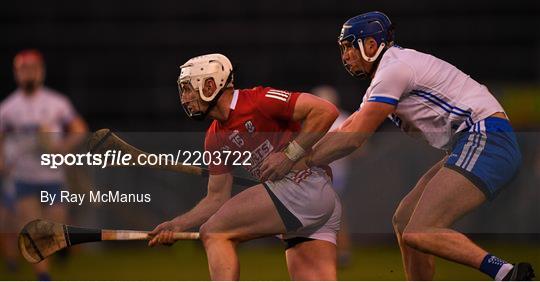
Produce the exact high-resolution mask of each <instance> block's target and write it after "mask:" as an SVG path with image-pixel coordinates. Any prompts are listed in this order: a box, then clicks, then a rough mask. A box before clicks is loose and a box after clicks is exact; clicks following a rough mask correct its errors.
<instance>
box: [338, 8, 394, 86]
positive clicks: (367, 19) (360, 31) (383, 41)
mask: <svg viewBox="0 0 540 282" xmlns="http://www.w3.org/2000/svg"><path fill="white" fill-rule="evenodd" d="M368 37H371V38H373V39H374V40H375V41H376V42H377V45H378V49H377V52H376V53H375V55H373V56H372V57H368V56H367V55H366V52H365V51H364V44H363V40H365V39H366V38H368ZM344 42H350V43H352V45H353V47H354V48H356V49H359V50H360V54H361V55H362V58H363V59H364V60H366V61H367V62H376V61H378V60H379V59H380V58H381V56H380V55H381V53H383V51H384V50H386V49H387V48H388V47H390V46H392V45H393V44H394V28H393V26H392V22H390V19H389V18H388V17H387V16H386V15H385V14H383V13H381V12H369V13H365V14H361V15H359V16H356V17H353V18H351V19H349V20H347V21H346V22H345V23H344V24H343V27H342V29H341V33H340V35H339V37H338V45H339V46H340V50H341V55H342V56H341V57H342V58H343V51H344V48H343V46H342V44H343V43H344ZM342 61H343V60H342ZM343 65H344V66H345V69H347V71H348V72H349V73H350V74H351V75H353V76H356V77H367V76H369V75H370V74H369V73H365V72H363V71H356V72H354V71H352V70H351V68H350V66H349V65H347V63H346V62H344V61H343ZM372 72H373V71H372Z"/></svg>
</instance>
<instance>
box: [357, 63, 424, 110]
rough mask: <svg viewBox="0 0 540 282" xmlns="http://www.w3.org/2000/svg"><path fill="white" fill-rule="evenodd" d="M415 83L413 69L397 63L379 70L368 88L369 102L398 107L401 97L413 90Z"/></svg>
mask: <svg viewBox="0 0 540 282" xmlns="http://www.w3.org/2000/svg"><path fill="white" fill-rule="evenodd" d="M413 82H414V73H413V70H412V68H411V67H410V66H409V65H407V64H404V63H402V62H399V61H396V62H393V63H392V64H390V65H386V66H385V67H384V68H383V69H380V70H377V73H376V74H375V77H374V78H373V81H372V82H371V85H370V87H369V88H368V93H367V94H368V97H369V98H368V100H367V101H368V102H381V103H386V104H391V105H397V104H398V102H399V99H400V98H401V95H402V94H403V93H406V92H408V91H410V90H411V87H412V85H413Z"/></svg>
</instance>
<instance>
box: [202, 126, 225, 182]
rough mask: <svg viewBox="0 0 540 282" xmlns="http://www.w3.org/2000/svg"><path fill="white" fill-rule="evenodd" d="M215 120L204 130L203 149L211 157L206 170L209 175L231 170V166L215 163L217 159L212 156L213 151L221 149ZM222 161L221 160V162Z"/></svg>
mask: <svg viewBox="0 0 540 282" xmlns="http://www.w3.org/2000/svg"><path fill="white" fill-rule="evenodd" d="M216 131H217V129H216V121H214V122H212V124H211V125H210V127H209V128H208V130H207V131H206V137H205V139H204V150H205V151H209V152H211V153H212V159H211V162H210V164H209V165H208V170H209V171H210V174H211V175H217V174H224V173H228V172H231V170H232V168H231V167H230V166H229V165H224V164H216V163H219V162H218V160H219V159H216V158H214V152H216V151H222V150H223V149H222V147H223V146H222V145H223V144H222V143H221V142H220V138H219V137H220V136H219V133H216ZM223 162H224V161H223V160H222V163H223Z"/></svg>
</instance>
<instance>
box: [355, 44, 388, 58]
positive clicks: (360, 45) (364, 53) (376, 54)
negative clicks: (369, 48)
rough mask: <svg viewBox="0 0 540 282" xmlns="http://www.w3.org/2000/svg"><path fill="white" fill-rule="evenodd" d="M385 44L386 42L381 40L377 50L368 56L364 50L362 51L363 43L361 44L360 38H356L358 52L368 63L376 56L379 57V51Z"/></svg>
mask: <svg viewBox="0 0 540 282" xmlns="http://www.w3.org/2000/svg"><path fill="white" fill-rule="evenodd" d="M385 46H386V44H384V42H382V43H381V45H379V48H378V49H377V52H376V53H375V55H373V57H368V56H367V55H366V52H365V51H364V44H362V39H358V47H359V48H360V54H362V58H364V60H366V61H368V62H370V63H372V62H374V61H375V60H377V58H378V57H379V55H380V54H381V52H382V51H383V50H384V47H385Z"/></svg>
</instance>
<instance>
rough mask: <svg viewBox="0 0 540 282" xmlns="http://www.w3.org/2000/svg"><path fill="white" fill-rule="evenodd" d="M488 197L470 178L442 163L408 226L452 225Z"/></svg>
mask: <svg viewBox="0 0 540 282" xmlns="http://www.w3.org/2000/svg"><path fill="white" fill-rule="evenodd" d="M485 200H486V197H485V195H484V193H483V192H482V191H481V190H480V189H479V188H477V187H476V186H475V185H474V184H473V183H472V182H471V181H470V180H469V179H467V178H466V177H465V176H463V175H461V174H460V173H458V172H456V171H455V170H452V169H448V168H446V167H443V168H441V169H440V170H439V171H438V172H437V174H436V175H435V176H434V177H433V178H432V179H431V181H429V183H428V184H427V186H426V188H425V189H424V193H422V196H421V197H420V200H419V201H418V204H417V205H416V208H415V210H414V212H413V214H412V216H411V219H410V221H409V223H408V225H407V227H406V230H407V231H414V230H415V229H416V228H422V227H440V228H445V227H449V226H451V225H452V224H453V223H454V222H455V221H456V220H457V219H459V218H461V217H462V216H463V215H465V214H466V213H468V212H470V211H472V210H473V209H475V208H476V207H478V206H479V205H481V204H482V203H483V202H485Z"/></svg>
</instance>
